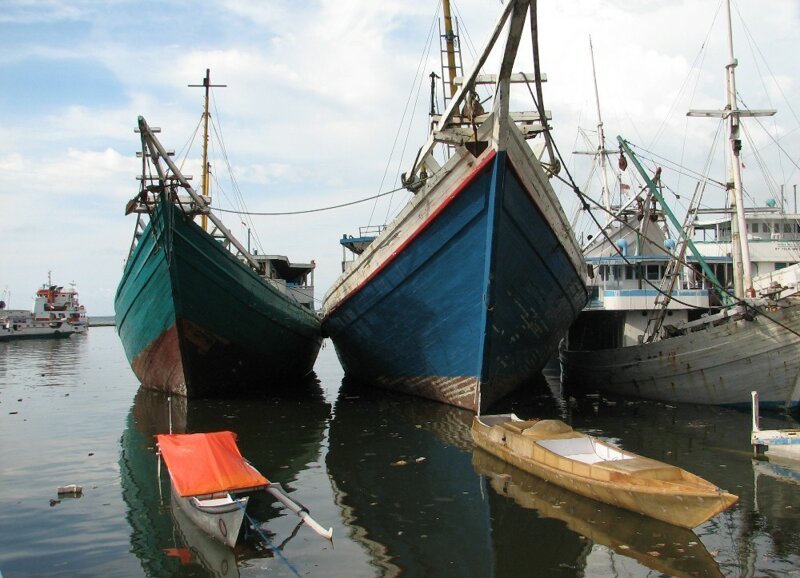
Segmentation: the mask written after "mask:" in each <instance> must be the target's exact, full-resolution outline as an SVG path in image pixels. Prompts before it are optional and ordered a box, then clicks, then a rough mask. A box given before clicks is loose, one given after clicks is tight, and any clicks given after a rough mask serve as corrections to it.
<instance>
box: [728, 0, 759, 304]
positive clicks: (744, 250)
mask: <svg viewBox="0 0 800 578" xmlns="http://www.w3.org/2000/svg"><path fill="white" fill-rule="evenodd" d="M725 11H726V15H727V18H728V64H727V66H725V71H726V75H725V77H726V81H727V82H726V88H727V106H726V108H727V109H728V110H729V111H730V114H729V115H728V155H729V157H728V158H729V163H730V168H729V174H730V173H732V176H733V189H732V190H731V195H732V196H733V200H734V202H735V203H736V224H737V227H736V229H737V231H738V234H739V235H738V236H739V239H738V241H739V245H740V247H741V249H740V254H741V263H740V264H739V265H737V272H736V275H737V276H738V275H739V274H741V276H742V277H741V279H742V281H741V283H742V284H741V288H742V293H738V292H737V293H736V296H737V297H740V298H741V297H742V296H744V295H746V296H748V297H752V292H753V274H752V271H751V267H750V246H749V244H748V243H747V222H746V221H745V218H744V202H743V201H744V195H743V194H742V165H741V159H740V158H739V152H740V151H741V149H742V141H741V139H740V138H739V108H738V105H737V104H736V73H735V70H736V65H737V64H738V63H737V61H736V58H735V57H734V55H733V28H732V26H731V2H730V0H727V1H726V2H725ZM731 232H733V228H731ZM736 241H737V239H735V238H734V239H731V242H732V243H735V242H736ZM739 269H741V273H740V272H739Z"/></svg>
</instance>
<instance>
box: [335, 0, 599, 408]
mask: <svg viewBox="0 0 800 578" xmlns="http://www.w3.org/2000/svg"><path fill="white" fill-rule="evenodd" d="M529 6H530V3H529V2H527V1H522V0H514V1H511V2H508V3H507V4H506V5H505V6H504V8H503V11H502V14H501V17H500V19H499V20H498V23H497V25H496V27H495V30H494V33H493V34H492V37H491V39H490V41H489V42H488V43H487V46H486V49H485V50H484V53H483V55H482V56H481V57H480V58H479V59H478V61H477V62H476V64H475V67H474V70H473V71H472V73H471V74H469V75H467V76H466V77H465V78H464V80H463V82H462V84H461V88H460V89H459V90H458V91H457V92H456V94H455V95H454V96H453V98H452V99H451V101H450V105H449V107H448V108H447V109H446V111H445V112H444V114H442V115H441V116H436V117H434V122H435V126H434V130H433V131H432V133H431V135H430V138H429V141H428V143H427V144H426V145H425V146H424V147H423V148H422V150H421V151H420V154H419V155H418V157H417V161H416V162H415V165H414V167H413V169H412V170H411V171H410V173H408V174H407V175H404V176H403V177H404V178H403V181H404V184H405V185H406V187H407V188H408V189H409V190H411V191H412V192H414V193H415V196H414V197H413V198H412V200H411V201H410V202H409V203H408V204H407V205H406V206H405V208H404V209H403V210H402V211H401V213H400V214H399V215H398V216H397V217H396V218H395V219H394V221H393V222H392V223H390V224H389V225H388V226H387V227H386V228H384V229H382V230H381V231H380V232H379V234H377V235H376V236H374V238H373V239H370V238H369V236H368V235H363V234H362V235H359V236H358V237H355V238H351V237H346V238H344V239H342V244H343V245H345V246H346V247H349V248H351V249H352V251H353V252H354V253H357V254H358V256H357V257H356V258H355V260H354V261H352V262H349V263H345V264H344V266H343V269H344V271H343V274H342V275H341V276H340V277H339V279H338V280H337V281H336V282H335V284H334V285H333V286H332V288H331V289H330V290H329V291H328V293H327V295H326V297H325V300H324V302H323V307H322V316H323V332H324V333H326V334H327V335H329V336H330V337H331V338H332V340H333V343H334V346H335V347H336V351H337V354H338V356H339V359H340V361H341V362H342V365H343V366H344V369H345V371H346V372H347V374H348V375H350V376H351V377H353V378H355V379H357V380H359V381H362V382H365V383H369V384H372V385H377V386H382V387H386V388H391V389H396V390H399V391H403V392H406V393H410V394H414V395H419V396H423V397H427V398H431V399H435V400H438V401H442V402H445V403H450V404H453V405H456V406H460V407H464V408H467V409H470V410H473V411H482V410H483V409H485V408H487V407H489V406H490V405H491V404H492V403H493V402H495V401H496V400H498V399H500V398H501V397H503V396H504V395H506V394H508V393H510V392H511V391H512V390H513V389H515V388H516V387H518V386H519V385H521V384H523V383H524V382H526V381H528V380H530V379H531V378H533V377H534V376H535V375H537V374H538V373H539V372H540V371H541V369H542V367H543V366H544V364H545V363H546V361H547V360H548V358H549V357H550V356H551V355H552V354H553V353H554V352H555V351H556V350H557V347H558V342H559V340H560V339H561V337H563V335H564V333H565V332H566V330H567V329H568V327H569V326H570V324H571V323H572V321H573V320H574V319H575V318H576V317H577V315H578V314H579V312H580V311H581V309H582V307H583V306H584V305H585V303H586V299H587V294H586V287H585V284H584V281H583V279H584V274H583V270H584V263H583V259H582V257H581V253H580V250H579V247H578V245H577V243H576V241H575V239H574V236H573V234H572V231H571V229H570V226H569V224H568V222H567V219H566V217H565V215H564V213H563V210H562V208H561V206H560V204H559V201H558V199H557V198H556V196H555V193H554V192H553V190H552V188H551V186H550V184H549V182H548V174H547V173H546V170H548V171H549V172H550V173H551V174H552V172H554V166H555V164H556V163H555V162H553V163H552V164H551V165H550V166H543V165H542V164H541V163H540V162H539V160H538V159H537V158H536V156H535V155H534V153H533V151H532V149H531V147H530V146H529V145H528V142H527V140H526V139H528V138H533V137H535V136H536V135H537V134H538V135H539V137H540V140H542V139H545V140H547V139H548V138H549V137H547V136H546V135H545V136H543V133H545V132H546V131H545V127H544V124H545V123H543V122H542V119H544V118H546V113H545V112H544V110H543V109H542V108H541V99H538V102H539V107H540V108H539V110H538V111H537V112H535V113H527V112H522V113H511V112H509V110H508V108H509V107H508V95H509V90H510V85H511V84H512V83H514V82H528V81H530V82H531V83H533V80H534V77H536V78H539V75H538V73H537V74H536V75H533V74H531V75H530V76H528V77H526V75H521V74H514V75H512V74H510V70H511V66H512V64H513V61H514V57H515V55H516V50H517V45H518V43H519V39H520V36H521V35H522V31H523V27H524V23H525V17H526V14H527V13H528V11H529ZM533 16H535V14H534V15H533ZM446 20H447V19H446ZM507 21H508V22H509V35H508V40H507V42H506V47H505V52H504V54H503V63H502V65H501V69H500V74H499V75H496V76H494V75H493V76H489V75H486V76H484V75H479V74H478V71H479V70H480V69H481V67H482V66H483V64H484V62H485V60H486V58H487V56H488V54H489V53H490V52H491V50H492V47H493V46H494V43H495V41H496V40H497V38H498V37H499V35H500V32H501V31H502V29H503V26H504V24H505V23H506V22H507ZM446 23H447V22H446ZM490 82H491V83H494V84H496V88H495V95H496V96H495V99H494V103H493V106H494V110H493V111H492V112H491V113H490V114H487V113H484V112H483V111H482V110H481V104H480V103H479V102H478V101H477V99H476V93H475V90H474V89H475V87H476V86H477V85H478V84H484V83H490ZM441 142H447V143H451V144H452V145H454V146H453V148H452V151H451V154H450V157H449V160H447V161H446V162H445V163H444V164H443V165H441V166H440V165H439V163H438V162H437V160H436V159H435V158H434V155H433V153H434V149H435V146H436V144H437V143H441Z"/></svg>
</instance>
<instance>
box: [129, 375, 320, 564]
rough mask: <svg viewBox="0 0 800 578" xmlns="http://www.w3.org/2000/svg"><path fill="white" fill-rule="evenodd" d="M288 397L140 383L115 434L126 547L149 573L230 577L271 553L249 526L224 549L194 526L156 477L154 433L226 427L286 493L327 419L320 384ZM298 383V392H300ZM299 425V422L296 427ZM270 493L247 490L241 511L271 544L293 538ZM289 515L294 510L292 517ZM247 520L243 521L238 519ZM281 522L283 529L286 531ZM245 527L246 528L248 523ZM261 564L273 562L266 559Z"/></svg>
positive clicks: (315, 454) (165, 481) (164, 478)
mask: <svg viewBox="0 0 800 578" xmlns="http://www.w3.org/2000/svg"><path fill="white" fill-rule="evenodd" d="M295 388H296V389H295V391H293V392H292V393H291V398H287V397H286V396H287V395H289V394H288V393H287V394H286V395H284V396H282V397H280V398H275V397H258V398H237V399H235V400H218V399H217V400H199V399H198V400H194V399H187V398H185V397H181V396H172V398H171V400H170V398H168V397H167V395H165V394H163V393H161V392H158V391H153V390H147V389H144V388H142V389H140V390H139V391H138V392H137V393H136V396H135V398H134V403H133V406H132V408H131V411H130V413H129V414H128V419H127V423H126V428H125V431H124V432H123V434H122V437H121V453H120V460H119V465H120V477H121V486H122V497H123V500H124V501H125V504H126V506H127V509H128V511H127V520H128V523H129V524H130V527H131V538H130V539H131V551H132V552H133V553H134V554H135V555H136V556H137V557H138V558H139V560H140V562H141V564H142V569H143V570H144V572H145V573H146V574H147V575H149V576H165V575H188V574H191V575H193V576H237V575H238V573H239V570H238V567H237V565H238V564H246V565H249V564H252V563H253V562H248V561H253V560H256V559H266V558H270V557H272V556H273V552H272V550H271V549H270V545H268V544H265V543H264V542H263V540H261V539H260V538H259V536H258V535H257V533H256V532H253V531H245V533H244V536H243V538H242V539H241V540H240V543H239V544H237V546H236V548H235V549H230V548H226V547H225V546H223V545H222V544H218V543H216V542H215V541H214V540H212V539H211V538H210V537H208V536H206V535H205V534H203V532H202V531H201V530H200V529H199V528H197V527H195V526H194V524H192V523H191V522H189V521H188V520H185V515H183V513H182V512H180V511H179V508H177V507H173V506H172V505H171V504H170V502H171V497H170V494H171V492H170V486H169V484H170V482H169V476H168V475H167V472H166V470H163V471H162V472H161V477H160V479H159V475H158V474H159V472H158V458H157V456H156V440H155V435H156V434H158V433H168V432H169V431H170V422H171V424H172V432H173V433H194V432H202V431H219V430H232V431H236V432H237V435H238V445H239V447H240V448H241V450H242V453H243V455H246V456H248V458H249V459H250V460H251V461H252V462H253V463H254V464H257V465H258V466H259V467H263V469H264V471H267V472H269V473H270V476H269V479H270V481H272V482H277V483H280V484H281V485H282V486H283V487H284V488H285V489H286V490H287V491H288V492H291V490H292V489H293V482H294V481H295V480H296V479H297V477H298V475H299V474H300V472H302V471H303V470H304V469H305V468H306V467H307V464H310V463H314V462H316V461H318V460H319V454H320V447H321V444H322V440H323V438H324V434H325V428H326V426H327V423H328V420H329V418H330V405H329V404H328V403H327V402H325V400H324V399H323V396H322V391H321V389H320V387H319V383H318V382H316V381H314V380H310V381H308V382H306V383H305V384H304V386H303V388H298V387H297V386H295ZM299 389H303V391H299ZM298 424H302V425H301V426H298ZM279 506H280V504H275V503H274V500H273V499H272V498H271V496H268V495H267V494H264V495H260V494H257V495H254V496H253V497H252V499H251V503H250V505H249V506H248V513H249V514H250V516H251V517H252V518H253V519H254V520H256V521H257V523H258V524H259V530H260V532H261V533H263V534H264V535H266V536H267V537H268V538H269V539H270V540H271V541H272V545H274V546H276V547H282V546H283V545H284V544H285V543H286V542H287V541H288V540H290V539H291V538H292V537H293V534H292V530H294V529H295V528H296V522H295V521H294V520H290V519H286V520H283V519H281V518H285V517H286V513H285V511H283V512H282V511H281V509H280V508H279ZM291 517H292V518H293V516H291ZM245 525H247V524H245ZM287 528H288V530H287ZM248 530H249V529H248ZM267 564H268V565H277V564H278V562H277V561H270V562H268V563H267Z"/></svg>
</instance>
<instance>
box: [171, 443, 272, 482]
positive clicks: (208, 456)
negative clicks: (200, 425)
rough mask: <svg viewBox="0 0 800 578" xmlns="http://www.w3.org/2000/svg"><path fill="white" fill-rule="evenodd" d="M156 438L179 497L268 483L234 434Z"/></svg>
mask: <svg viewBox="0 0 800 578" xmlns="http://www.w3.org/2000/svg"><path fill="white" fill-rule="evenodd" d="M156 439H157V440H158V447H159V449H160V450H161V455H162V456H163V458H164V462H165V463H166V464H167V469H169V474H170V477H171V478H172V483H173V484H174V485H175V490H176V491H177V492H178V495H180V496H183V497H187V496H202V495H205V494H213V493H214V492H225V491H232V490H245V489H248V488H257V487H260V486H266V485H268V484H269V481H268V480H267V478H265V477H264V476H262V475H261V474H260V473H259V472H258V471H257V470H256V469H255V468H254V467H253V466H251V465H250V464H248V463H247V461H246V460H245V459H244V458H243V457H242V454H241V453H240V452H239V448H238V447H237V446H236V434H235V433H233V432H230V431H220V432H213V433H197V434H170V435H165V434H162V435H157V436H156Z"/></svg>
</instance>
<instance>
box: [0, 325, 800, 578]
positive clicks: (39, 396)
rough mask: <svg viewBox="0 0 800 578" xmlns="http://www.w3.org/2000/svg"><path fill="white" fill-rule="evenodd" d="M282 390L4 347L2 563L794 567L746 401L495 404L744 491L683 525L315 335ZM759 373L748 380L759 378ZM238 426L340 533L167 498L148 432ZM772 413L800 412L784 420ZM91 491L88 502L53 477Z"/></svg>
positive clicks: (349, 570) (135, 569)
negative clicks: (534, 461)
mask: <svg viewBox="0 0 800 578" xmlns="http://www.w3.org/2000/svg"><path fill="white" fill-rule="evenodd" d="M315 373H316V380H314V381H313V382H310V383H305V384H299V385H298V386H296V387H295V388H294V393H284V394H282V395H280V396H270V397H262V398H247V399H237V400H208V401H194V400H192V401H189V402H187V401H186V400H179V399H173V401H172V404H171V410H170V406H169V404H168V403H167V400H166V398H165V397H164V396H161V395H158V394H154V393H151V392H146V391H143V390H139V389H138V384H137V382H136V379H135V377H134V376H133V374H132V373H131V371H130V369H129V367H128V365H127V362H126V361H125V357H124V354H123V351H122V346H121V344H120V343H119V340H118V338H117V336H116V334H115V333H114V329H113V328H112V327H93V328H92V329H91V330H90V331H89V334H88V335H87V336H79V337H73V338H72V339H68V340H58V341H29V342H27V343H0V439H2V442H0V511H2V516H0V574H2V576H3V578H13V577H17V576H20V577H21V576H125V577H127V576H198V577H203V576H263V575H269V576H297V575H301V576H343V577H344V576H347V577H360V576H392V575H396V574H403V575H405V576H479V577H483V576H523V575H524V576H559V577H561V576H563V577H573V576H632V577H644V576H661V575H667V576H800V473H798V472H794V471H792V470H788V469H785V468H780V467H778V466H776V465H775V464H768V463H763V462H757V461H753V460H752V459H751V452H750V449H749V430H750V416H749V414H748V413H743V412H738V411H734V410H727V409H723V408H710V407H700V406H669V405H665V404H659V403H649V402H639V401H632V400H625V399H619V398H614V399H609V398H607V397H601V396H598V397H592V398H587V399H585V400H581V401H578V402H575V401H572V402H570V401H569V400H567V401H564V400H563V399H562V397H561V396H560V394H559V392H558V388H557V386H556V385H552V383H553V382H551V385H548V383H547V381H546V380H544V379H543V380H542V381H541V383H534V384H531V385H530V387H527V388H525V390H524V391H522V392H520V393H519V394H517V395H515V396H514V397H512V398H509V399H507V400H505V401H504V402H503V403H502V404H501V407H498V408H496V409H497V410H498V411H508V410H514V411H516V412H517V413H518V414H519V415H520V416H521V417H551V418H552V417H560V418H562V419H566V420H567V421H569V422H570V423H571V424H572V425H573V426H574V427H575V428H577V429H580V430H582V431H586V432H589V433H592V434H594V435H598V436H601V437H603V438H606V439H610V440H611V441H613V442H614V443H617V444H619V445H621V446H622V447H624V448H626V449H629V450H632V451H634V452H638V453H641V454H643V455H646V456H649V457H653V458H656V459H660V460H662V461H666V462H669V463H674V464H676V465H679V466H681V467H684V468H686V469H688V470H690V471H692V472H694V473H696V474H699V475H701V476H703V477H705V478H706V479H708V480H710V481H713V482H714V483H716V484H717V485H719V486H721V487H723V488H725V489H727V490H729V491H731V492H732V493H734V494H737V495H738V496H739V497H740V500H739V503H738V504H736V505H735V506H734V507H733V508H731V509H730V510H728V511H727V512H725V513H724V514H722V515H720V516H718V517H716V518H714V519H713V520H711V521H709V522H707V523H706V524H704V525H702V526H700V527H698V528H696V529H695V530H694V531H693V532H692V531H688V530H681V529H678V528H675V527H672V526H669V525H667V524H663V523H661V522H657V521H654V520H650V519H647V518H644V517H642V516H638V515H635V514H631V513H629V512H625V511H622V510H618V509H616V508H613V507H610V506H604V505H602V504H599V503H596V502H593V501H591V500H587V499H585V498H581V497H579V496H575V495H573V494H570V493H568V492H566V491H563V490H560V489H558V488H556V487H553V486H552V485H550V484H546V483H544V482H542V481H540V480H538V479H537V478H535V477H532V476H529V475H527V474H524V473H523V472H520V471H518V470H514V469H512V468H510V467H508V466H506V465H504V464H503V463H501V462H499V461H497V460H496V459H494V458H492V457H491V456H489V455H487V454H484V453H482V452H479V451H477V450H473V447H472V443H471V440H470V435H469V423H470V419H471V414H468V413H466V412H464V411H461V410H458V409H455V408H451V407H448V406H444V405H441V404H437V403H433V402H427V401H425V400H420V399H414V398H409V397H404V396H399V395H393V394H390V393H387V392H383V391H363V390H359V389H357V388H356V387H354V386H353V385H352V384H349V383H348V382H347V380H346V379H345V380H344V381H343V375H342V370H341V367H340V366H339V364H338V362H337V360H336V355H335V352H334V350H333V347H332V345H331V344H330V343H329V342H327V343H326V346H325V348H324V349H323V350H322V352H321V353H320V358H319V360H318V362H317V365H316V370H315ZM754 386H757V384H754ZM170 415H171V423H172V428H173V430H174V431H176V432H181V431H186V432H197V431H213V430H219V429H230V430H233V431H235V432H237V434H238V435H239V445H240V447H241V449H242V453H243V454H244V455H245V456H246V457H247V458H248V459H250V460H251V461H252V462H253V464H254V465H256V467H258V468H259V469H260V470H261V471H262V472H263V473H264V474H265V475H266V476H267V477H268V478H270V479H271V480H272V481H275V482H280V483H281V484H282V485H283V486H284V488H285V489H286V490H287V492H289V493H290V494H291V495H292V497H294V498H296V499H298V500H299V501H301V502H303V503H304V504H305V505H306V506H308V507H309V508H310V510H311V512H312V514H313V515H314V517H315V518H316V519H317V520H318V521H319V522H320V523H321V524H322V525H324V526H326V527H327V526H332V527H333V529H334V542H333V544H330V543H328V542H326V541H324V540H322V539H320V538H319V537H317V536H316V534H314V533H313V532H312V531H311V530H309V529H308V528H306V527H304V526H303V527H298V525H297V522H298V519H297V518H296V517H295V516H293V515H292V514H291V513H289V512H287V511H286V510H285V509H279V508H278V507H277V506H276V504H275V503H274V502H273V501H272V500H271V499H269V497H268V496H267V495H264V496H255V497H254V498H253V499H252V500H251V504H250V507H249V508H248V512H249V513H250V514H251V515H252V517H253V518H254V520H256V523H257V524H258V525H259V530H260V533H261V534H262V535H263V536H264V537H265V538H266V539H267V540H268V542H267V543H265V542H264V540H263V539H261V538H259V536H258V535H257V533H256V532H250V533H249V534H248V535H247V536H246V539H245V540H244V542H243V543H242V544H240V545H239V546H237V549H236V550H235V551H231V550H229V549H226V548H224V547H221V546H219V545H217V543H216V542H214V541H212V540H210V539H207V538H206V537H205V536H204V535H203V534H201V533H199V532H197V531H196V530H195V529H194V528H193V526H192V525H191V524H188V523H187V522H186V520H185V519H184V518H183V517H182V516H181V513H180V511H175V510H173V508H172V507H171V504H170V497H169V486H168V482H167V480H166V472H165V471H162V472H161V477H160V479H159V472H158V468H157V459H156V454H155V448H154V439H153V435H154V434H156V433H161V432H166V431H168V430H169V427H170ZM763 422H764V423H763V426H764V427H798V423H797V421H795V420H794V419H792V418H791V417H788V416H783V415H769V416H764V417H763ZM71 483H74V484H78V485H81V486H83V495H82V497H80V498H65V497H62V498H61V499H60V501H58V498H59V497H58V495H57V488H58V487H59V486H62V485H66V484H71Z"/></svg>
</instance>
